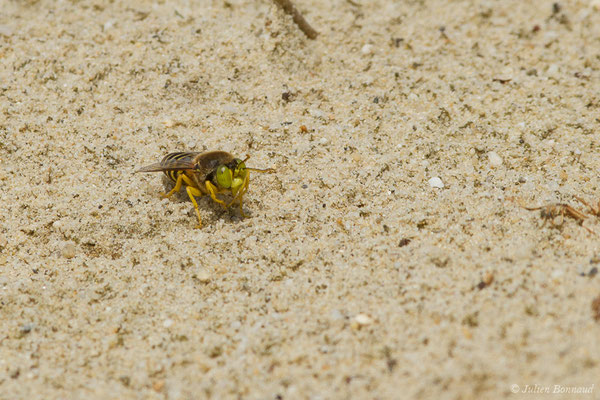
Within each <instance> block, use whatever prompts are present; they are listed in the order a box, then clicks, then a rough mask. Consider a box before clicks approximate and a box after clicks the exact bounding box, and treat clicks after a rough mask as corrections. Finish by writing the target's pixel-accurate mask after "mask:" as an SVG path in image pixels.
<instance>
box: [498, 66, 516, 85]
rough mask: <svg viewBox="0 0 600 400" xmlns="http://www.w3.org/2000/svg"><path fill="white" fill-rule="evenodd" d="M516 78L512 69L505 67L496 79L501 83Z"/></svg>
mask: <svg viewBox="0 0 600 400" xmlns="http://www.w3.org/2000/svg"><path fill="white" fill-rule="evenodd" d="M514 76H515V73H514V71H513V69H512V68H511V67H505V68H504V69H503V70H502V71H501V72H500V73H499V74H497V75H496V77H495V79H496V80H499V81H500V82H508V81H511V80H512V79H513V78H514Z"/></svg>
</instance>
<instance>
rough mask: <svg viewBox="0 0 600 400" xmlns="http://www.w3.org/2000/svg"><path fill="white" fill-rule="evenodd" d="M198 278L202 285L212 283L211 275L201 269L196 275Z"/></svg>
mask: <svg viewBox="0 0 600 400" xmlns="http://www.w3.org/2000/svg"><path fill="white" fill-rule="evenodd" d="M196 278H197V279H198V280H199V281H200V282H202V283H208V282H210V274H209V273H208V271H207V270H205V269H201V270H200V271H198V273H197V274H196Z"/></svg>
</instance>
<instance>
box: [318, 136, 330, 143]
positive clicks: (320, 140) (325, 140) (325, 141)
mask: <svg viewBox="0 0 600 400" xmlns="http://www.w3.org/2000/svg"><path fill="white" fill-rule="evenodd" d="M319 143H320V144H322V145H326V144H327V143H329V140H327V138H324V137H322V138H321V139H319Z"/></svg>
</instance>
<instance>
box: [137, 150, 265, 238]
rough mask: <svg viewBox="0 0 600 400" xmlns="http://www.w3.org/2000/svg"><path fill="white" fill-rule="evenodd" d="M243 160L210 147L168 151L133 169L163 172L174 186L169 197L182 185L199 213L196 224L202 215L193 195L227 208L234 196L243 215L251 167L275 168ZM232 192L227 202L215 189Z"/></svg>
mask: <svg viewBox="0 0 600 400" xmlns="http://www.w3.org/2000/svg"><path fill="white" fill-rule="evenodd" d="M248 158H250V157H246V159H245V160H240V159H239V158H235V157H233V156H232V155H231V154H229V153H227V152H225V151H210V152H206V153H197V152H178V153H171V154H167V155H166V156H165V158H163V159H162V161H161V162H159V163H155V164H152V165H148V166H146V167H143V168H141V169H139V170H138V171H136V172H164V174H165V175H166V176H167V177H169V178H170V179H171V180H172V181H173V182H175V187H174V188H173V189H172V190H171V191H170V192H168V193H165V194H163V197H170V196H172V195H173V194H174V193H176V192H179V190H181V187H182V186H185V190H186V191H187V194H188V196H189V197H190V200H192V203H193V204H194V209H195V210H196V215H197V216H198V227H201V226H202V218H201V217H200V211H199V210H198V203H196V199H195V197H194V196H203V195H209V196H210V197H211V198H212V199H213V200H214V201H215V202H217V203H219V204H221V205H222V206H223V207H225V208H227V207H229V206H231V205H232V204H233V203H234V202H235V201H236V200H237V201H238V202H239V205H240V213H241V214H242V217H246V214H244V210H243V209H242V202H243V197H244V194H246V191H247V190H248V184H249V183H250V171H257V172H274V169H272V168H269V169H256V168H248V167H246V161H247V160H248ZM227 192H229V193H231V195H232V196H233V199H232V200H231V201H230V202H229V203H226V202H224V201H223V200H221V199H219V198H217V193H227Z"/></svg>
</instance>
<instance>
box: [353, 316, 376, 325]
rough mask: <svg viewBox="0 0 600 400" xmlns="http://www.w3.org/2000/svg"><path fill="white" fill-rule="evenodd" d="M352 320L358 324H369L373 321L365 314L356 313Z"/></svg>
mask: <svg viewBox="0 0 600 400" xmlns="http://www.w3.org/2000/svg"><path fill="white" fill-rule="evenodd" d="M354 321H355V322H356V323H357V324H358V325H359V327H360V326H366V325H371V324H372V323H373V318H371V317H369V316H368V315H367V314H358V315H357V316H356V317H354Z"/></svg>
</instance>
